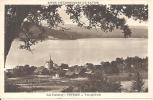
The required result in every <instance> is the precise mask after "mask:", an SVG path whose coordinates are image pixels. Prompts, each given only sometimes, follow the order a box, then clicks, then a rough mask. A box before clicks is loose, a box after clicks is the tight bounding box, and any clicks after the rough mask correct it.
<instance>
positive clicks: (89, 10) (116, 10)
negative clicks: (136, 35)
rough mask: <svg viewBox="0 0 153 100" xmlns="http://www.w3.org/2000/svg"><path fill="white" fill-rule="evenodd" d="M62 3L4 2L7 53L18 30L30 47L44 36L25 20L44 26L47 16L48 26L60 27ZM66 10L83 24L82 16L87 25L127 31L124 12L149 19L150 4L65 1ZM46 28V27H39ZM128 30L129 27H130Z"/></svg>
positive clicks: (27, 46) (144, 19)
mask: <svg viewBox="0 0 153 100" xmlns="http://www.w3.org/2000/svg"><path fill="white" fill-rule="evenodd" d="M59 7H61V5H48V6H44V5H6V6H5V55H4V60H6V57H7V54H8V52H9V50H10V47H11V44H12V41H13V40H14V39H15V38H16V37H17V36H18V33H19V31H21V30H22V31H23V32H24V34H25V36H26V38H25V39H23V41H25V46H24V47H22V48H25V49H27V50H31V49H30V46H31V45H33V44H35V42H36V41H39V40H42V37H43V35H44V34H43V33H44V32H40V33H39V34H38V35H37V36H38V37H37V38H35V37H34V36H33V33H32V32H29V31H28V30H27V29H26V27H21V26H24V20H25V19H27V22H28V23H31V24H35V25H38V26H42V24H41V23H42V21H43V20H46V21H47V23H48V27H49V28H51V29H52V28H54V27H57V26H58V24H59V23H63V20H62V17H61V16H60V15H59V13H58V10H57V9H58V8H59ZM66 8H67V9H66V13H67V14H68V15H69V16H70V19H71V20H72V21H73V22H74V23H77V24H78V26H80V27H82V26H85V24H84V23H83V22H82V21H81V16H82V15H83V16H85V17H86V18H87V19H88V21H89V23H88V25H86V27H87V29H91V28H93V27H94V28H101V29H102V30H103V31H105V32H107V31H113V30H114V29H115V28H117V29H121V30H123V32H124V31H125V32H124V33H127V32H128V31H129V28H128V27H127V29H125V28H124V27H125V26H126V20H125V19H124V18H121V17H120V16H121V15H125V16H127V17H128V18H133V19H135V20H140V21H146V20H148V5H109V6H107V5H83V6H80V5H66ZM40 29H41V30H42V31H43V28H42V27H40ZM127 30H128V31H127Z"/></svg>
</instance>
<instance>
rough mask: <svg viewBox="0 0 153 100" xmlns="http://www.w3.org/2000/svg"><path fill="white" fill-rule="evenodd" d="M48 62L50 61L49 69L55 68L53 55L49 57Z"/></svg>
mask: <svg viewBox="0 0 153 100" xmlns="http://www.w3.org/2000/svg"><path fill="white" fill-rule="evenodd" d="M47 63H48V69H49V70H51V69H52V68H53V64H54V62H53V61H52V59H51V56H50V58H49V61H47Z"/></svg>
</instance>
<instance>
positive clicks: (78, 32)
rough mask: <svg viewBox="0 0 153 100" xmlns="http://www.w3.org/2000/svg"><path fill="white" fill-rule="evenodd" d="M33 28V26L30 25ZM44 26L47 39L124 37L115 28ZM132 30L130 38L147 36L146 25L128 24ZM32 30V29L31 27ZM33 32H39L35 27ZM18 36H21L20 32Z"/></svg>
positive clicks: (120, 31) (67, 25)
mask: <svg viewBox="0 0 153 100" xmlns="http://www.w3.org/2000/svg"><path fill="white" fill-rule="evenodd" d="M32 28H34V27H32ZM43 28H44V34H45V35H46V36H47V37H48V38H49V39H79V38H124V36H123V33H122V30H119V29H115V30H113V31H112V32H103V31H102V30H101V29H94V28H93V29H90V30H89V29H86V28H84V27H78V26H76V25H69V24H66V25H64V26H60V27H59V28H56V29H49V28H48V27H43ZM130 29H131V31H132V36H131V38H148V29H147V27H146V26H130ZM33 30H34V29H33ZM33 33H34V34H37V33H40V32H38V30H37V28H36V29H35V31H33ZM19 37H23V35H22V34H20V35H19Z"/></svg>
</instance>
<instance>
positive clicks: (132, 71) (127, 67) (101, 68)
mask: <svg viewBox="0 0 153 100" xmlns="http://www.w3.org/2000/svg"><path fill="white" fill-rule="evenodd" d="M147 66H148V58H147V57H146V58H139V57H137V56H136V57H127V58H126V59H123V58H116V60H115V61H111V62H101V64H99V65H94V64H92V63H86V64H85V65H83V66H79V65H74V66H69V65H68V64H61V65H60V66H59V65H58V64H56V63H54V62H53V60H52V59H51V56H50V58H49V60H48V61H46V66H40V67H36V66H30V65H25V66H16V67H15V68H13V69H7V70H6V71H5V78H6V81H5V82H7V83H12V84H13V85H16V86H19V87H20V88H21V87H22V88H23V87H24V91H31V92H34V90H35V89H34V88H36V91H41V90H42V88H39V89H38V86H39V87H40V86H41V87H42V85H47V86H48V85H49V86H54V88H55V87H56V89H55V91H66V92H67V91H70V92H71V91H89V90H85V89H84V90H78V88H77V89H76V86H78V85H79V84H82V83H84V84H86V82H88V81H89V80H90V81H91V79H92V81H93V79H94V81H95V82H96V81H97V82H98V79H99V80H100V81H101V80H103V81H106V82H109V83H110V82H112V84H113V85H114V84H118V85H121V83H122V82H123V83H124V82H127V81H130V82H131V83H132V82H134V81H135V79H136V76H137V75H138V76H137V77H140V78H141V81H142V82H143V84H142V85H144V84H145V89H144V86H143V89H142V90H143V91H147V90H146V89H147V83H145V82H144V81H143V80H145V81H146V80H147V78H148V75H147V71H148V69H147ZM103 81H102V82H103ZM91 83H92V82H91ZM140 83H141V82H140ZM36 84H37V86H36ZM128 84H129V83H128ZM118 85H115V86H118ZM74 86H75V88H74ZM92 86H93V84H92ZM83 87H84V86H83ZM97 87H98V86H97ZM122 87H125V88H127V87H126V86H122ZM7 88H9V87H8V86H7ZM11 88H12V87H11ZM25 88H28V90H27V89H25ZM87 88H89V87H87ZM119 88H121V87H119ZM125 88H124V89H122V91H121V90H120V89H115V91H116V90H117V91H118V92H119V91H120V92H124V91H125V92H127V91H128V92H129V91H132V90H128V89H129V87H128V88H127V89H125ZM29 89H31V90H29ZM45 89H46V88H45ZM48 89H49V88H48ZM52 89H53V88H51V89H50V90H47V91H51V90H52ZM79 89H80V88H79ZM11 91H15V89H14V88H13V90H11ZM17 91H18V90H17ZM22 91H23V90H22ZM42 91H46V90H42ZM53 91H54V90H53ZM91 91H93V90H91ZM96 91H98V90H96ZM111 91H112V90H111ZM111 91H110V92H111ZM113 91H114V90H113Z"/></svg>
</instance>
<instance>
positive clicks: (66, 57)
mask: <svg viewBox="0 0 153 100" xmlns="http://www.w3.org/2000/svg"><path fill="white" fill-rule="evenodd" d="M147 41H148V40H147V39H144V38H132V39H124V38H91V39H78V40H46V41H43V42H39V43H38V44H36V45H34V46H33V47H32V52H33V53H31V52H29V51H27V50H22V49H19V45H20V44H21V42H19V41H18V40H15V41H14V42H13V44H12V47H11V50H10V52H9V54H8V57H7V61H6V66H7V68H10V67H14V66H16V65H25V64H29V65H35V66H41V65H45V63H46V61H47V60H48V59H49V56H50V55H51V57H52V60H53V61H54V62H55V63H57V64H59V65H60V64H61V63H67V64H70V65H75V64H79V65H84V64H85V63H87V62H90V63H94V64H99V63H100V62H101V61H110V60H114V59H115V58H116V57H124V58H125V57H127V56H139V57H146V56H147V46H148V42H147Z"/></svg>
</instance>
